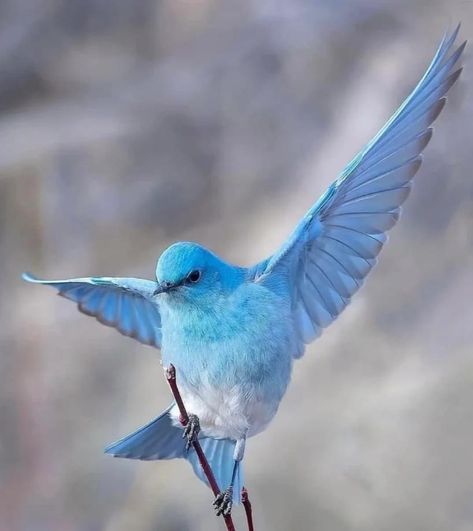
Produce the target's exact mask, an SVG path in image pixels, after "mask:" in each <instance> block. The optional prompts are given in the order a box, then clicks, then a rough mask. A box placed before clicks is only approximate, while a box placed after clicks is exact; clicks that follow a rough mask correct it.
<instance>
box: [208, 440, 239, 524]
mask: <svg viewBox="0 0 473 531" xmlns="http://www.w3.org/2000/svg"><path fill="white" fill-rule="evenodd" d="M245 442H246V436H245V437H243V438H242V439H239V440H238V441H237V443H236V445H235V451H234V452H233V471H232V479H231V481H230V485H229V486H228V487H227V488H226V489H225V490H222V491H220V492H219V493H218V494H217V496H216V497H215V501H214V503H213V505H214V508H215V512H216V514H217V516H220V515H222V516H228V515H229V514H230V513H231V511H232V506H233V485H234V483H235V478H236V475H237V472H238V467H239V466H240V461H241V460H242V459H243V454H244V453H245Z"/></svg>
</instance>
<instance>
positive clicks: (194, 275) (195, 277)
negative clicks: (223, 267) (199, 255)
mask: <svg viewBox="0 0 473 531" xmlns="http://www.w3.org/2000/svg"><path fill="white" fill-rule="evenodd" d="M200 277H201V273H200V271H198V270H197V269H195V270H194V271H191V272H190V273H189V274H188V275H187V280H188V281H189V282H191V283H192V284H195V283H196V282H199V280H200Z"/></svg>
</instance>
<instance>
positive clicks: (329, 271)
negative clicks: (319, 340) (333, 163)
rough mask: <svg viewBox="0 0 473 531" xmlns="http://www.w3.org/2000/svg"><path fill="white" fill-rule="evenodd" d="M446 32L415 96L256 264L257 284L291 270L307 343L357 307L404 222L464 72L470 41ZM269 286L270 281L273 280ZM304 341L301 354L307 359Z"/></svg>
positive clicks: (300, 325)
mask: <svg viewBox="0 0 473 531" xmlns="http://www.w3.org/2000/svg"><path fill="white" fill-rule="evenodd" d="M458 31H459V26H458V27H457V28H456V29H455V31H454V32H453V33H452V34H451V35H447V34H446V35H445V37H444V39H443V40H442V42H441V43H440V46H439V48H438V49H437V52H436V54H435V56H434V58H433V60H432V62H431V64H430V66H429V68H428V69H427V71H426V72H425V74H424V76H423V77H422V78H421V80H420V81H419V83H418V84H417V86H416V87H415V89H414V90H413V91H412V93H411V94H410V96H409V97H408V98H407V99H406V100H405V101H404V102H403V104H402V105H401V106H400V107H399V109H398V110H397V111H396V112H395V113H394V115H393V116H392V117H391V118H390V119H389V120H388V122H387V123H386V125H385V126H384V127H383V128H382V129H381V130H380V131H379V133H378V134H377V135H376V136H375V137H374V139H373V140H372V141H371V142H370V143H369V144H368V145H367V146H366V147H365V148H364V149H363V150H362V151H361V152H360V153H359V154H358V155H356V157H355V158H354V159H353V160H352V161H351V162H350V163H349V164H348V165H347V167H346V168H345V169H344V170H343V172H342V173H341V174H340V176H339V177H338V178H337V180H336V181H335V182H334V183H333V184H332V185H331V186H330V187H329V188H328V190H327V191H326V192H325V194H324V195H323V196H322V197H321V198H320V199H319V201H317V203H316V204H315V205H314V206H313V207H312V208H311V209H310V210H309V211H308V212H307V214H306V215H305V216H304V218H303V219H302V220H301V222H300V223H299V224H298V226H297V227H296V229H295V230H294V232H293V233H292V234H291V235H290V237H289V238H288V240H287V241H286V242H285V243H284V244H283V245H282V246H281V248H280V249H279V251H278V252H276V253H275V254H274V255H273V256H271V257H269V258H267V259H266V260H264V261H263V262H261V263H260V264H257V265H256V266H254V267H253V268H252V269H250V275H253V278H254V280H255V281H257V282H262V283H264V282H266V280H267V279H270V278H271V276H273V275H286V276H287V275H288V274H289V281H290V286H291V287H292V294H293V295H292V297H293V311H294V320H295V323H296V329H297V332H298V333H299V337H300V341H301V342H302V343H309V342H310V341H313V340H314V339H315V338H316V337H318V336H319V335H320V333H321V331H322V329H323V328H324V327H326V326H328V325H329V324H330V323H331V322H333V320H334V319H336V317H337V316H338V315H339V314H340V312H342V311H343V309H344V308H345V307H346V306H347V305H348V304H349V302H350V300H351V297H352V296H353V295H354V294H355V293H356V292H357V291H358V289H359V288H360V287H361V286H362V284H363V282H364V279H365V278H366V276H367V275H368V273H369V272H370V271H371V269H372V268H373V267H374V266H375V264H376V260H377V256H378V255H379V253H380V251H381V249H382V247H383V245H384V243H385V242H386V240H387V235H386V232H387V231H389V230H390V229H391V228H392V227H393V226H394V224H395V223H396V222H397V220H398V219H399V215H400V212H401V205H402V204H403V203H404V201H405V200H406V199H407V197H408V196H409V193H410V190H411V181H412V179H413V177H414V175H415V174H416V172H417V171H418V169H419V167H420V165H421V161H422V155H421V153H422V151H423V150H424V148H425V147H426V146H427V144H428V143H429V141H430V139H431V137H432V129H431V127H430V126H431V124H432V122H433V121H434V120H435V119H436V118H437V117H438V115H439V114H440V112H441V111H442V109H443V107H444V106H445V101H446V98H445V94H446V93H447V91H448V90H449V89H450V87H451V86H452V85H453V84H454V83H455V81H456V80H457V79H458V76H459V75H460V72H461V68H459V69H457V70H454V68H455V65H456V64H457V62H458V60H459V58H460V56H461V54H462V52H463V50H464V48H465V44H466V42H464V43H462V44H461V45H460V46H459V47H458V48H457V49H456V50H454V51H452V49H453V46H454V42H455V40H456V38H457V35H458ZM268 285H269V284H268ZM301 352H303V346H299V347H298V351H297V352H296V353H295V354H294V356H295V357H299V356H300V355H301Z"/></svg>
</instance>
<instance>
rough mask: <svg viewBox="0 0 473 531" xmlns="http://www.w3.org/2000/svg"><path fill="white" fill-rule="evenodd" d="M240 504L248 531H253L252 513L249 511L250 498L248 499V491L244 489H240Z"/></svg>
mask: <svg viewBox="0 0 473 531" xmlns="http://www.w3.org/2000/svg"><path fill="white" fill-rule="evenodd" d="M241 503H242V504H243V507H244V508H245V514H246V521H247V523H248V531H254V527H253V511H252V509H251V502H250V498H249V497H248V490H247V489H246V487H243V488H242V489H241Z"/></svg>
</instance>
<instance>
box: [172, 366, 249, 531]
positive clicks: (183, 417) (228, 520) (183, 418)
mask: <svg viewBox="0 0 473 531" xmlns="http://www.w3.org/2000/svg"><path fill="white" fill-rule="evenodd" d="M165 374H166V379H167V381H168V384H169V387H170V388H171V391H172V394H173V395H174V400H175V401H176V404H177V407H178V408H179V414H180V418H179V420H180V422H181V424H182V425H183V426H186V425H187V423H188V422H189V415H188V414H187V410H186V408H185V406H184V402H183V401H182V397H181V393H180V392H179V388H178V387H177V382H176V368H175V367H174V365H172V364H171V365H169V367H168V368H167V369H166V371H165ZM192 446H193V447H194V450H195V451H196V454H197V457H198V458H199V463H200V466H201V467H202V470H203V471H204V474H205V476H206V478H207V481H208V482H209V485H210V488H211V489H212V492H213V493H214V496H217V494H219V493H220V489H219V488H218V484H217V481H216V480H215V476H214V474H213V472H212V469H211V468H210V465H209V462H208V461H207V458H206V457H205V454H204V451H203V450H202V446H201V445H200V442H199V440H198V439H195V440H194V441H192ZM245 511H246V507H245ZM223 519H224V521H225V525H226V526H227V530H228V531H235V526H234V524H233V520H232V517H231V516H230V515H227V516H224V517H223Z"/></svg>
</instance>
